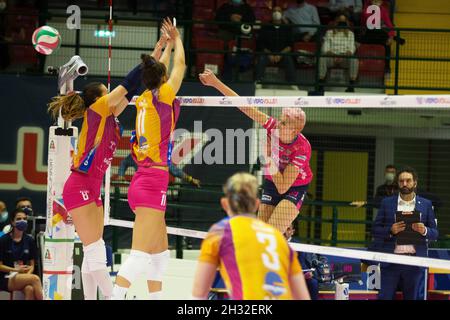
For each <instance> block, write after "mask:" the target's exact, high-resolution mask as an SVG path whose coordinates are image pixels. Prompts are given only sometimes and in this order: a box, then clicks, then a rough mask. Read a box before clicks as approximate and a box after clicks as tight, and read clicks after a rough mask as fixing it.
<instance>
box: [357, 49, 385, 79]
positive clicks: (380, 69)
mask: <svg viewBox="0 0 450 320" xmlns="http://www.w3.org/2000/svg"><path fill="white" fill-rule="evenodd" d="M356 55H357V56H358V57H370V56H373V57H384V56H385V49H384V46H382V45H372V44H361V46H360V47H359V48H358V50H357V52H356ZM385 62H386V61H385V60H384V59H362V58H361V59H359V74H360V75H370V76H371V77H377V78H378V77H384V65H385Z"/></svg>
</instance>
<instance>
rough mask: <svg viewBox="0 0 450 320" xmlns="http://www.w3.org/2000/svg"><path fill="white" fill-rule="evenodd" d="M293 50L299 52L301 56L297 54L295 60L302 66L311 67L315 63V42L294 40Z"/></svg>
mask: <svg viewBox="0 0 450 320" xmlns="http://www.w3.org/2000/svg"><path fill="white" fill-rule="evenodd" d="M294 51H295V52H301V53H302V54H303V56H297V62H299V63H300V65H301V66H302V67H303V68H311V67H313V66H314V64H315V60H316V59H315V57H314V56H315V55H316V51H317V44H316V43H315V42H296V43H294ZM306 54H310V55H311V57H309V56H306Z"/></svg>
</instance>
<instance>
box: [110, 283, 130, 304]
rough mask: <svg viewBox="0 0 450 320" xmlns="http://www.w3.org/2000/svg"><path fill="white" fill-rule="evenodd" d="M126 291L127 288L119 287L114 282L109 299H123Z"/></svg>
mask: <svg viewBox="0 0 450 320" xmlns="http://www.w3.org/2000/svg"><path fill="white" fill-rule="evenodd" d="M127 291H128V288H125V287H119V286H118V285H117V284H115V285H114V288H113V294H112V297H111V300H125V295H126V294H127Z"/></svg>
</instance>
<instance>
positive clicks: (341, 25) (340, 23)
mask: <svg viewBox="0 0 450 320" xmlns="http://www.w3.org/2000/svg"><path fill="white" fill-rule="evenodd" d="M337 25H338V26H339V27H346V26H347V22H344V21H340V22H338V24H337Z"/></svg>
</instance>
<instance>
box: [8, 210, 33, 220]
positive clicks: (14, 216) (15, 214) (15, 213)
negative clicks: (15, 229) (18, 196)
mask: <svg viewBox="0 0 450 320" xmlns="http://www.w3.org/2000/svg"><path fill="white" fill-rule="evenodd" d="M19 213H23V214H25V215H26V216H27V217H28V214H27V212H26V211H25V210H23V209H21V208H17V209H15V210H14V211H13V212H12V213H11V215H10V216H9V220H10V221H11V222H14V219H16V216H17V215H18V214H19Z"/></svg>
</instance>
